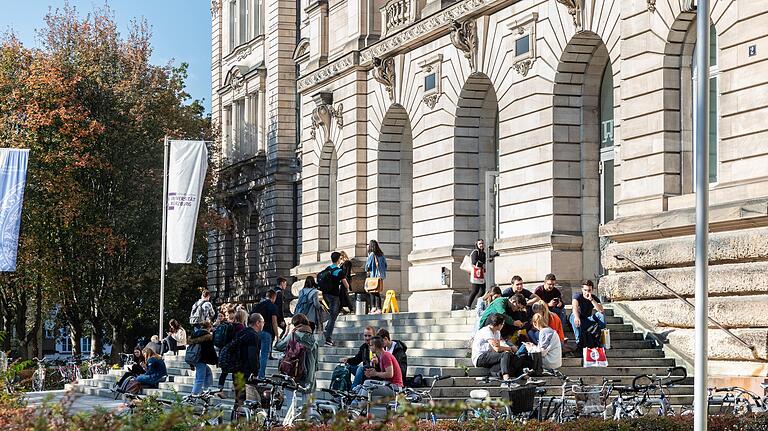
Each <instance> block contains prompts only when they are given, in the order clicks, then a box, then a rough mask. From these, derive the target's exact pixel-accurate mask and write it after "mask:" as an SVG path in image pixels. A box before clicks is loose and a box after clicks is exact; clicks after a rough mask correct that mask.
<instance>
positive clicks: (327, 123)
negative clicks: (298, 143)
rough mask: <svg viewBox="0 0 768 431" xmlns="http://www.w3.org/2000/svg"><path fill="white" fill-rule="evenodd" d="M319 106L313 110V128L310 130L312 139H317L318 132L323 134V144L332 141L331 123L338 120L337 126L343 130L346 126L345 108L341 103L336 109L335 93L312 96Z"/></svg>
mask: <svg viewBox="0 0 768 431" xmlns="http://www.w3.org/2000/svg"><path fill="white" fill-rule="evenodd" d="M312 97H313V99H314V100H315V104H316V105H317V106H316V107H315V109H313V110H312V126H311V129H310V136H311V137H312V139H316V137H317V131H318V130H320V131H321V132H322V136H321V139H323V140H324V142H323V143H326V142H329V141H330V140H331V123H332V122H333V120H334V119H335V120H336V125H337V126H338V127H339V128H341V127H342V126H343V125H344V118H343V117H342V113H343V112H344V106H343V105H342V104H341V103H339V104H338V105H336V107H335V108H334V107H333V105H332V103H333V93H318V94H316V95H314V96H312Z"/></svg>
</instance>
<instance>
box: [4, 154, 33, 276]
mask: <svg viewBox="0 0 768 431" xmlns="http://www.w3.org/2000/svg"><path fill="white" fill-rule="evenodd" d="M28 162H29V150H18V149H14V148H0V271H6V272H13V271H16V253H17V252H18V248H19V226H20V225H21V207H22V205H23V204H24V185H25V184H26V182H27V164H28Z"/></svg>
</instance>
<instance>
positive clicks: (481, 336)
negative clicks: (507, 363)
mask: <svg viewBox="0 0 768 431" xmlns="http://www.w3.org/2000/svg"><path fill="white" fill-rule="evenodd" d="M488 340H501V333H500V332H499V331H495V332H494V331H493V330H491V327H490V326H484V327H482V328H480V330H479V331H477V333H476V334H475V338H474V339H473V340H472V365H474V366H477V358H479V357H480V355H482V354H483V353H485V352H487V351H489V350H491V349H492V347H491V344H490V343H489V342H488Z"/></svg>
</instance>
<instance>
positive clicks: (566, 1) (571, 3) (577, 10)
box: [557, 0, 584, 31]
mask: <svg viewBox="0 0 768 431" xmlns="http://www.w3.org/2000/svg"><path fill="white" fill-rule="evenodd" d="M557 2H558V3H560V4H562V5H565V7H567V8H568V13H569V14H570V15H571V16H572V17H573V26H574V27H576V31H579V30H581V29H582V23H581V11H582V9H583V8H582V4H583V3H584V0H557Z"/></svg>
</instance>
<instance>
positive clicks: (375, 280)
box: [365, 254, 384, 293]
mask: <svg viewBox="0 0 768 431" xmlns="http://www.w3.org/2000/svg"><path fill="white" fill-rule="evenodd" d="M373 261H374V262H375V263H376V274H379V257H378V256H376V255H375V254H374V255H373ZM365 291H366V292H368V293H381V292H383V291H384V280H383V279H382V278H381V277H368V278H366V279H365Z"/></svg>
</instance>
